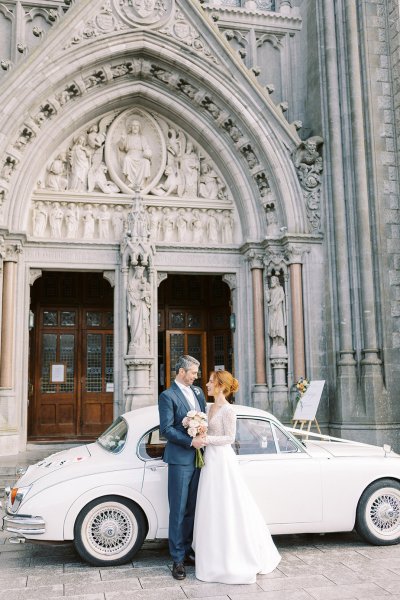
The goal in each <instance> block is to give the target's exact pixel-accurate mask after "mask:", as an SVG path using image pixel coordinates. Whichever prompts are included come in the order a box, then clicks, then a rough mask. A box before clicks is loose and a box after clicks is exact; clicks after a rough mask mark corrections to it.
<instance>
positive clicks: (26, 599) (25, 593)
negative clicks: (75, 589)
mask: <svg viewBox="0 0 400 600" xmlns="http://www.w3.org/2000/svg"><path fill="white" fill-rule="evenodd" d="M63 592H64V588H63V586H62V585H51V586H45V587H36V588H35V587H31V588H16V589H14V590H13V593H12V598H13V600H38V598H46V599H47V598H48V597H49V596H62V595H63ZM9 599H10V591H9V590H2V591H0V600H9Z"/></svg>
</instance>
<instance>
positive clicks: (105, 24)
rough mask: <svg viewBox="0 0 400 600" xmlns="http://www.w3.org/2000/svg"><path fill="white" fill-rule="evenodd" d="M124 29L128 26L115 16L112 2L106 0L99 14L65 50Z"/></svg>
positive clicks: (86, 24) (90, 20)
mask: <svg viewBox="0 0 400 600" xmlns="http://www.w3.org/2000/svg"><path fill="white" fill-rule="evenodd" d="M121 1H122V0H121ZM124 27H126V26H124V25H123V24H122V23H120V22H119V21H118V20H117V19H116V18H115V16H114V15H113V11H112V8H111V4H110V0H105V2H103V3H102V6H101V9H100V11H99V12H98V14H97V15H95V16H94V17H93V18H91V19H89V21H87V22H86V23H85V25H84V27H83V28H81V30H80V31H79V32H78V33H76V34H75V35H74V37H73V38H72V40H70V41H69V42H68V44H66V45H65V46H64V49H66V48H69V47H71V46H73V45H76V44H80V43H81V42H83V41H85V40H91V39H92V38H95V37H99V36H101V35H106V34H107V33H112V32H113V31H118V30H120V29H124Z"/></svg>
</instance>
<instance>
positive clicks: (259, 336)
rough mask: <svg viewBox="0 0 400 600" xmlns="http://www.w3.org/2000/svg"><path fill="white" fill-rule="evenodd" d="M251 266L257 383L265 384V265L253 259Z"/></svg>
mask: <svg viewBox="0 0 400 600" xmlns="http://www.w3.org/2000/svg"><path fill="white" fill-rule="evenodd" d="M250 268H251V279H252V284H253V316H254V354H255V363H256V364H255V367H256V384H261V385H265V384H266V382H267V374H266V369H265V335H264V332H265V326H264V287H263V266H262V263H261V261H252V263H251V265H250Z"/></svg>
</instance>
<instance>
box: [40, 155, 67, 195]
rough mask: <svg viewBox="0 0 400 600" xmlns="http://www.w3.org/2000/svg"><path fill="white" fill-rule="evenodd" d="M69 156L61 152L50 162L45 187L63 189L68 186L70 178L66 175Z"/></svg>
mask: <svg viewBox="0 0 400 600" xmlns="http://www.w3.org/2000/svg"><path fill="white" fill-rule="evenodd" d="M66 163H67V157H66V155H65V154H60V155H59V156H57V157H56V158H55V159H54V160H52V161H51V162H50V164H49V165H48V167H47V174H46V178H45V184H46V185H45V187H47V188H49V189H50V190H56V191H62V190H66V189H67V187H68V178H67V176H66V174H67V171H66Z"/></svg>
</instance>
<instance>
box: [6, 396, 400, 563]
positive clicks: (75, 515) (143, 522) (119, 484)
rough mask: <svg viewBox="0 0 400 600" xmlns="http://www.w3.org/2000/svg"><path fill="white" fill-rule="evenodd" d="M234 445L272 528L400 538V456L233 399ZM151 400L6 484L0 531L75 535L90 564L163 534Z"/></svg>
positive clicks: (382, 540) (115, 558)
mask: <svg viewBox="0 0 400 600" xmlns="http://www.w3.org/2000/svg"><path fill="white" fill-rule="evenodd" d="M235 411H236V413H237V417H238V420H237V436H236V441H235V444H234V445H233V447H234V449H235V452H236V453H237V459H238V461H239V463H240V466H241V470H242V472H243V475H244V477H245V479H246V481H247V484H248V486H249V487H250V489H251V491H252V492H253V494H254V497H255V499H256V501H257V503H258V505H259V507H260V509H261V511H262V513H263V515H264V516H265V520H266V522H267V523H268V525H269V527H270V530H271V533H272V534H275V535H277V534H290V533H313V532H329V531H331V532H332V531H351V530H352V529H353V528H354V527H356V528H357V531H358V533H359V534H360V535H361V536H362V537H363V538H364V539H365V540H367V541H369V542H371V543H372V544H396V543H398V542H399V541H400V456H399V455H398V454H395V453H394V452H392V451H391V449H390V447H384V448H380V447H377V446H371V445H366V444H359V443H355V442H350V441H331V440H330V439H329V438H327V436H313V438H312V441H311V440H308V439H307V440H303V441H298V440H297V439H296V437H295V436H294V434H293V433H294V430H289V429H287V428H285V427H284V426H283V425H282V424H281V423H280V422H279V421H278V420H277V419H276V418H275V417H273V416H272V415H271V414H269V413H267V412H264V411H262V410H257V409H254V408H250V407H247V406H235ZM164 444H165V440H163V439H161V438H160V434H159V421H158V410H157V407H156V406H151V407H148V408H141V409H138V410H134V411H131V412H129V413H126V414H125V415H123V416H121V417H119V418H118V419H117V420H116V421H115V422H114V423H113V424H112V425H111V426H110V427H109V428H108V429H107V431H106V432H105V433H104V434H103V435H101V436H100V437H99V439H98V440H97V441H96V442H94V443H92V444H88V445H84V446H80V447H78V448H74V449H70V450H67V451H65V452H59V453H57V454H53V455H52V456H50V457H49V458H46V459H45V460H42V461H41V462H39V463H37V464H36V465H32V466H30V467H29V468H28V470H27V471H26V472H25V474H23V475H22V477H21V478H20V479H19V480H18V481H17V483H16V484H15V486H14V487H13V488H12V489H9V490H8V493H7V499H6V506H5V516H4V518H3V529H4V530H6V531H8V532H12V533H15V534H17V536H16V537H17V540H18V539H21V540H23V539H24V538H26V539H29V540H40V541H43V540H49V541H56V540H74V543H75V546H76V549H77V551H78V552H79V554H80V555H81V557H83V558H84V559H85V560H87V561H88V562H89V563H91V564H94V565H103V566H104V565H119V564H123V563H125V562H128V561H129V560H131V559H132V557H133V556H134V555H135V553H136V552H137V551H138V550H139V548H140V547H141V545H142V543H143V541H144V540H145V539H146V538H147V539H155V538H166V537H167V536H168V500H167V469H168V466H167V465H166V464H165V463H164V462H163V460H162V453H163V447H164Z"/></svg>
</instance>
